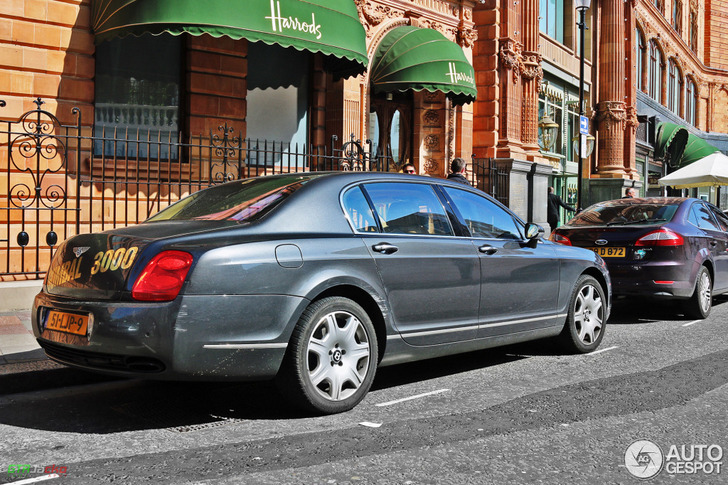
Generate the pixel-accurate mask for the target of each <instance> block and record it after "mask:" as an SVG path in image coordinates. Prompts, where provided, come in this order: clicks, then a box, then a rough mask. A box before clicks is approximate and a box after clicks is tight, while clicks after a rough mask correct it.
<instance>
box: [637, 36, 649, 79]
mask: <svg viewBox="0 0 728 485" xmlns="http://www.w3.org/2000/svg"><path fill="white" fill-rule="evenodd" d="M635 37H636V38H637V53H636V54H637V55H636V56H635V61H636V62H635V71H636V72H635V76H636V81H637V90H638V91H643V90H644V84H643V81H642V79H643V74H644V73H643V71H644V68H645V67H644V66H645V64H644V62H645V56H646V54H647V46H646V45H645V36H644V35H642V32H640V29H636V31H635Z"/></svg>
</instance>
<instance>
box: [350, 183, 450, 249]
mask: <svg viewBox="0 0 728 485" xmlns="http://www.w3.org/2000/svg"><path fill="white" fill-rule="evenodd" d="M364 190H365V191H366V193H367V194H368V195H369V198H370V199H371V201H372V203H373V204H374V210H375V211H376V215H377V217H378V218H379V224H380V226H381V228H382V232H384V233H392V234H428V235H434V236H452V235H453V229H452V226H451V225H450V221H449V219H448V217H447V213H446V212H445V209H444V207H443V206H442V203H441V202H440V199H439V198H438V197H437V195H436V194H435V190H434V188H433V186H432V185H429V184H419V183H404V182H381V183H370V184H365V185H364Z"/></svg>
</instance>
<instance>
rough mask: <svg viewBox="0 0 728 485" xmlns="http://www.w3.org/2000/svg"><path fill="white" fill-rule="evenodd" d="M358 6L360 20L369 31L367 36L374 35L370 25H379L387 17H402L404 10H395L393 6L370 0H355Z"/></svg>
mask: <svg viewBox="0 0 728 485" xmlns="http://www.w3.org/2000/svg"><path fill="white" fill-rule="evenodd" d="M354 1H355V2H356V6H357V8H358V9H359V20H361V23H362V25H364V29H365V30H366V32H367V37H368V38H371V36H372V35H373V32H372V29H371V28H370V27H373V26H377V25H379V24H381V23H382V22H384V21H385V20H386V19H388V18H389V19H392V18H398V17H401V16H402V15H403V14H404V12H402V11H399V10H395V9H393V8H391V7H386V6H383V5H379V4H377V5H372V2H371V1H370V0H354Z"/></svg>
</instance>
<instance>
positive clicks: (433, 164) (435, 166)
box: [424, 158, 440, 173]
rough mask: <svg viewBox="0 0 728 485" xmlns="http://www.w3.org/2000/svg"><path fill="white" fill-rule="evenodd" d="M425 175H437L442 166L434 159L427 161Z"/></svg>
mask: <svg viewBox="0 0 728 485" xmlns="http://www.w3.org/2000/svg"><path fill="white" fill-rule="evenodd" d="M424 168H425V173H437V171H438V170H439V169H440V164H439V163H437V160H435V159H434V158H428V159H427V160H425V167H424Z"/></svg>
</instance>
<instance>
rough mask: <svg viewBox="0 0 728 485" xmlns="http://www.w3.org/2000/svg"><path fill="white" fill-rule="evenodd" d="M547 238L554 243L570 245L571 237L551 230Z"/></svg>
mask: <svg viewBox="0 0 728 485" xmlns="http://www.w3.org/2000/svg"><path fill="white" fill-rule="evenodd" d="M549 239H550V240H552V241H553V242H555V243H559V244H563V245H564V246H571V239H569V238H568V237H566V236H564V235H563V234H558V233H556V232H552V233H551V235H550V236H549Z"/></svg>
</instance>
